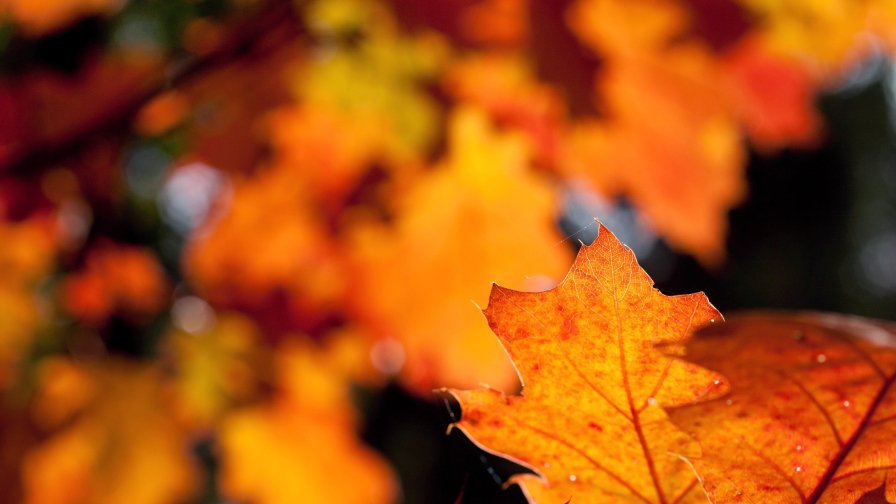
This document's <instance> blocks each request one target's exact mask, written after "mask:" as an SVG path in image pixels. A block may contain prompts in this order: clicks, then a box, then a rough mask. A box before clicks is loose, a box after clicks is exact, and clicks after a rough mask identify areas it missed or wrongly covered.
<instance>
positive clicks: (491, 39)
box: [459, 0, 529, 46]
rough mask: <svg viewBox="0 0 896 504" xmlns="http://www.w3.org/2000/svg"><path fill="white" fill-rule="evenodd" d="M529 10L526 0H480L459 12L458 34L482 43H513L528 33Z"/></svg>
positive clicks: (521, 40)
mask: <svg viewBox="0 0 896 504" xmlns="http://www.w3.org/2000/svg"><path fill="white" fill-rule="evenodd" d="M528 17H529V10H528V6H527V5H526V2H525V0H480V1H479V2H478V3H476V4H474V5H471V6H470V7H468V8H467V9H466V10H464V11H463V12H462V13H461V17H460V20H459V25H460V31H461V33H462V34H463V35H464V36H465V37H466V38H467V39H469V40H472V41H474V42H479V43H485V44H495V45H502V46H514V45H518V44H521V43H522V42H525V40H526V38H527V37H528V36H529V19H528Z"/></svg>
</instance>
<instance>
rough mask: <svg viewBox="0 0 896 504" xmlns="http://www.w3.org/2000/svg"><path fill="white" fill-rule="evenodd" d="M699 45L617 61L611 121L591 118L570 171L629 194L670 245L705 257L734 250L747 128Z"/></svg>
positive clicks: (611, 82) (609, 88)
mask: <svg viewBox="0 0 896 504" xmlns="http://www.w3.org/2000/svg"><path fill="white" fill-rule="evenodd" d="M720 75H721V74H720V73H719V69H718V66H717V64H716V62H715V60H714V59H713V58H712V57H711V56H710V55H709V54H708V52H707V51H706V50H705V49H704V48H702V47H701V46H699V45H689V46H682V47H679V48H677V49H676V50H674V51H672V50H670V51H667V52H666V53H664V54H663V55H662V56H657V57H655V58H651V59H649V60H648V59H645V60H625V61H621V62H619V63H618V64H614V65H612V66H610V67H608V68H607V69H606V70H605V72H604V74H603V75H602V79H601V81H600V83H599V89H600V94H599V96H601V97H602V98H603V99H605V100H606V101H607V103H608V108H609V109H610V112H611V114H612V117H611V119H610V120H608V121H601V122H597V121H583V122H582V123H580V124H579V125H577V126H576V127H575V129H574V130H573V132H572V133H571V135H570V136H569V138H568V141H567V146H566V148H565V153H564V156H563V158H564V160H563V169H564V171H565V172H566V173H567V174H568V175H579V176H583V177H585V178H586V180H590V181H591V182H592V183H593V185H594V186H595V188H596V189H598V190H599V191H600V192H602V193H603V194H605V195H607V196H609V197H617V196H620V195H625V196H626V197H628V198H629V199H630V201H631V202H632V203H633V204H634V206H635V207H636V208H637V209H638V210H639V211H640V212H642V213H643V215H644V216H645V218H646V219H647V221H648V222H649V223H650V224H651V225H652V226H653V227H654V229H656V231H657V233H658V234H660V235H661V236H663V237H664V238H665V239H666V240H668V241H669V243H670V244H671V245H672V246H674V247H676V248H679V249H682V250H686V251H688V252H690V253H691V254H693V255H695V256H696V257H697V258H699V259H700V260H701V261H702V262H704V263H706V264H710V265H713V264H718V263H719V262H720V261H721V260H722V259H723V258H724V255H725V249H724V244H725V235H726V231H727V218H728V217H727V213H728V210H729V209H730V208H731V207H732V206H733V205H734V204H736V203H737V202H739V201H740V200H741V199H742V198H743V196H744V194H745V181H744V176H743V171H744V167H743V163H744V155H745V153H744V149H743V146H742V142H741V139H740V128H739V125H738V123H737V121H736V118H735V115H734V112H733V111H732V110H730V108H729V106H728V103H727V101H726V97H725V96H724V94H723V93H722V92H721V91H720V90H719V89H718V86H716V85H715V82H716V79H718V78H720Z"/></svg>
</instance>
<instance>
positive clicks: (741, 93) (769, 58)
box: [721, 37, 822, 152]
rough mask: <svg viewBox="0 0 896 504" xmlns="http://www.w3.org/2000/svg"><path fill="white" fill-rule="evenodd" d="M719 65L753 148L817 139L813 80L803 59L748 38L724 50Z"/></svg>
mask: <svg viewBox="0 0 896 504" xmlns="http://www.w3.org/2000/svg"><path fill="white" fill-rule="evenodd" d="M721 64H722V67H723V69H724V72H723V73H724V80H725V82H727V85H726V88H727V89H728V93H729V94H730V100H731V104H732V107H733V108H734V109H735V110H736V111H737V113H738V116H739V118H740V121H741V122H742V123H743V125H744V129H745V130H746V132H747V134H748V135H749V137H750V140H751V141H752V142H753V145H755V146H756V147H757V148H758V149H760V150H762V151H766V152H768V151H774V150H776V149H780V148H782V147H786V146H788V145H798V146H811V145H812V144H813V143H814V142H815V141H817V140H818V137H819V135H820V133H821V121H822V120H821V117H820V116H819V114H818V112H817V111H816V110H815V104H814V98H815V91H816V86H817V85H818V83H817V82H816V79H814V78H813V76H812V75H811V73H810V72H809V70H808V69H807V68H806V67H805V64H804V63H802V62H801V61H799V60H798V59H796V58H793V57H788V56H787V55H784V54H778V53H776V52H773V51H772V50H771V49H769V48H768V47H767V44H764V43H763V41H762V40H760V39H759V38H758V37H747V38H744V39H743V40H740V41H739V42H738V43H737V44H735V45H734V46H733V47H731V48H730V49H728V50H727V51H726V52H725V54H724V55H723V57H722V61H721Z"/></svg>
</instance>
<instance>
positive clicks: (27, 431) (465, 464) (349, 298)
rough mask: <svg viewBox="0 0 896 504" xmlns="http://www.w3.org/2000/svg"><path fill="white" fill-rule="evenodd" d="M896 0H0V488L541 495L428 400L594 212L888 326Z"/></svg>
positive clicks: (667, 275) (494, 497)
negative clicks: (519, 482) (500, 296)
mask: <svg viewBox="0 0 896 504" xmlns="http://www.w3.org/2000/svg"><path fill="white" fill-rule="evenodd" d="M894 49H896V4H894V3H893V2H892V1H890V0H868V1H864V2H852V1H849V0H831V1H827V2H816V1H814V0H813V1H810V0H800V1H792V2H786V3H781V2H775V1H766V0H724V1H717V0H712V1H704V0H634V1H632V0H563V1H557V2H537V1H527V0H446V1H440V2H423V1H415V0H392V1H386V0H383V1H374V0H316V1H296V2H288V1H281V0H165V1H162V0H130V1H128V0H0V54H2V57H0V243H2V247H0V265H2V273H3V274H2V275H0V394H2V402H0V494H2V497H3V501H4V502H23V503H29V504H34V503H40V504H56V503H65V504H82V503H84V504H86V503H120V502H132V503H137V504H167V503H216V502H246V503H258V504H268V503H294V502H337V503H339V502H345V503H354V502H357V503H373V502H408V503H423V502H427V503H429V502H446V503H447V502H520V501H521V499H522V496H521V495H520V492H519V491H518V490H517V489H515V488H509V489H503V488H502V483H503V481H504V479H505V478H506V476H507V475H508V474H509V471H512V470H516V469H515V468H514V467H513V464H512V463H510V462H508V461H503V460H500V459H497V458H496V457H494V456H492V455H490V454H487V453H485V452H482V451H481V450H479V449H478V448H476V447H475V446H473V445H472V444H471V443H470V442H469V441H468V440H466V439H464V438H463V436H462V435H461V434H460V433H459V432H457V431H450V432H449V434H448V435H446V434H445V432H446V427H447V426H448V424H449V423H450V422H451V420H452V418H453V415H455V414H456V409H455V408H454V407H453V405H452V404H449V403H447V402H445V399H444V398H443V397H441V396H440V395H438V394H433V393H432V390H433V389H438V388H440V387H476V386H479V385H480V384H483V383H484V384H488V385H489V386H491V387H494V388H499V389H503V390H506V391H510V392H512V391H515V390H518V388H519V383H518V380H517V378H516V375H515V372H514V369H513V368H512V366H511V365H510V363H509V362H508V360H507V357H506V356H505V354H504V353H503V351H502V349H501V348H500V346H499V345H498V343H497V340H495V339H494V337H493V336H492V335H491V333H490V331H489V329H488V327H487V324H486V323H485V320H484V318H483V317H482V315H481V314H480V313H479V311H478V309H477V306H485V304H486V303H487V301H488V293H489V289H490V285H491V282H497V283H499V284H501V285H504V286H508V287H511V288H516V289H529V290H541V289H546V288H550V287H551V286H552V285H554V284H555V283H556V282H557V281H559V280H560V279H561V278H562V277H563V275H564V274H565V271H566V269H567V268H568V267H569V265H570V263H571V261H572V257H573V254H574V252H575V249H576V248H577V247H578V246H579V244H580V243H581V242H585V243H587V242H589V241H590V240H592V239H593V238H594V233H595V232H596V225H595V223H594V220H593V219H594V218H595V217H596V218H598V219H600V220H601V221H602V222H604V223H605V224H606V225H607V226H608V227H609V228H610V229H611V230H613V231H614V232H615V233H616V234H617V235H618V236H619V237H620V238H621V239H622V241H623V242H625V243H627V244H628V245H629V246H630V247H632V248H633V250H634V251H635V253H636V254H637V256H638V258H639V260H640V261H641V263H642V265H643V266H644V268H645V269H646V270H647V271H648V272H649V273H650V274H651V275H652V276H653V278H654V280H655V281H656V283H657V287H658V288H659V289H661V290H662V291H663V292H665V293H685V292H692V291H699V290H703V291H706V292H707V294H708V295H709V297H710V299H711V300H713V302H714V303H715V304H716V305H717V306H718V307H719V308H720V309H721V310H722V311H723V312H727V311H731V310H736V309H742V308H753V307H772V308H797V309H822V310H834V311H843V312H849V313H856V314H860V315H866V316H874V317H881V318H888V319H894V308H896V67H894V64H893V60H892V56H893V54H894Z"/></svg>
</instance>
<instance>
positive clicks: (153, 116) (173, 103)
mask: <svg viewBox="0 0 896 504" xmlns="http://www.w3.org/2000/svg"><path fill="white" fill-rule="evenodd" d="M188 111H189V102H188V101H187V99H186V97H184V96H183V94H181V93H179V92H177V91H169V92H167V93H164V94H162V95H159V96H157V97H155V98H153V100H152V101H150V102H149V103H147V104H146V105H144V106H143V108H141V109H140V111H139V112H138V114H137V118H136V121H135V124H134V129H136V130H137V131H138V132H139V133H140V134H142V135H159V134H162V133H164V132H166V131H168V130H169V129H171V128H172V127H173V126H175V125H176V124H177V123H178V122H180V121H181V120H183V118H184V116H185V115H186V114H187V112H188Z"/></svg>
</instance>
